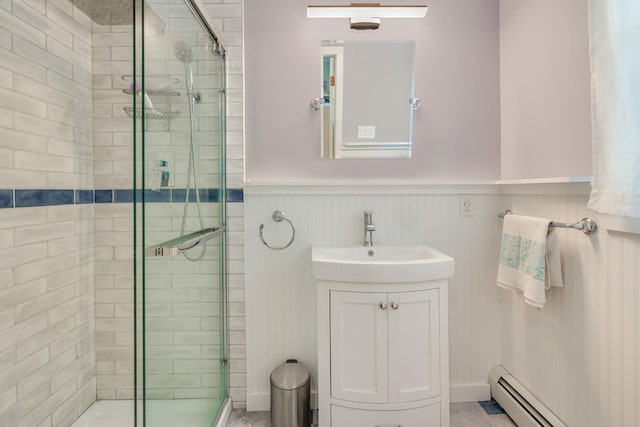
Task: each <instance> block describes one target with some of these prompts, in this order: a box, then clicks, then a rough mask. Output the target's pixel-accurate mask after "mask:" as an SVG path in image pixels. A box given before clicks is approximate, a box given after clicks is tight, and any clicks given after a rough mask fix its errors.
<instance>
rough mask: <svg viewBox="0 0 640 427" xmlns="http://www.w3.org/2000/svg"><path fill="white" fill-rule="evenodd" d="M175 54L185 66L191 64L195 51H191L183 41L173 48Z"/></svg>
mask: <svg viewBox="0 0 640 427" xmlns="http://www.w3.org/2000/svg"><path fill="white" fill-rule="evenodd" d="M173 53H175V55H176V58H178V61H180V62H182V63H184V64H189V63H191V61H193V49H191V46H189V45H188V44H187V43H185V42H183V41H180V42H177V43H176V44H175V45H174V46H173Z"/></svg>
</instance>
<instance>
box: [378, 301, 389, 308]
mask: <svg viewBox="0 0 640 427" xmlns="http://www.w3.org/2000/svg"><path fill="white" fill-rule="evenodd" d="M378 307H380V309H382V310H386V309H387V303H386V302H381V303H380V304H378Z"/></svg>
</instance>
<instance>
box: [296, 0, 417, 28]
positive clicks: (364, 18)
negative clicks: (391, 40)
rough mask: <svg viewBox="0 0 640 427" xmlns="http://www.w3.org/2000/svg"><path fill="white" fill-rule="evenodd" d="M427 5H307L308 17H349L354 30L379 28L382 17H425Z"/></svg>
mask: <svg viewBox="0 0 640 427" xmlns="http://www.w3.org/2000/svg"><path fill="white" fill-rule="evenodd" d="M426 15H427V6H383V5H380V4H379V3H351V4H350V5H349V6H307V18H349V20H350V21H349V23H350V26H351V29H352V30H377V29H378V28H379V27H380V18H424V17H425V16H426Z"/></svg>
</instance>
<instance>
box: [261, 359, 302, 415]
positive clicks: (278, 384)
mask: <svg viewBox="0 0 640 427" xmlns="http://www.w3.org/2000/svg"><path fill="white" fill-rule="evenodd" d="M310 377H311V376H310V375H309V371H308V370H307V369H306V368H305V367H304V366H302V365H299V364H298V361H297V360H295V359H289V360H287V361H286V363H285V364H284V365H280V366H278V367H277V368H275V369H274V370H273V372H271V425H272V427H309V426H310V425H311V417H310V409H309V393H310V381H309V380H310Z"/></svg>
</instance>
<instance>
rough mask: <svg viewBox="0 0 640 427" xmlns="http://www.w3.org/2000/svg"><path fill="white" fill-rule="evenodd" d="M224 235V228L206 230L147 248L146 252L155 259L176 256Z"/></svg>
mask: <svg viewBox="0 0 640 427" xmlns="http://www.w3.org/2000/svg"><path fill="white" fill-rule="evenodd" d="M223 234H224V227H217V228H216V227H214V228H205V229H202V230H200V231H196V232H194V233H189V234H185V235H184V236H180V237H177V238H175V239H171V240H167V241H166V242H163V243H160V244H159V245H156V246H152V247H150V248H147V249H146V250H145V255H146V256H153V257H155V256H176V255H179V254H180V253H182V252H184V251H188V250H189V249H193V248H195V247H196V246H200V245H202V244H203V243H205V242H207V241H209V240H211V239H215V238H216V237H218V236H221V235H223Z"/></svg>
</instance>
